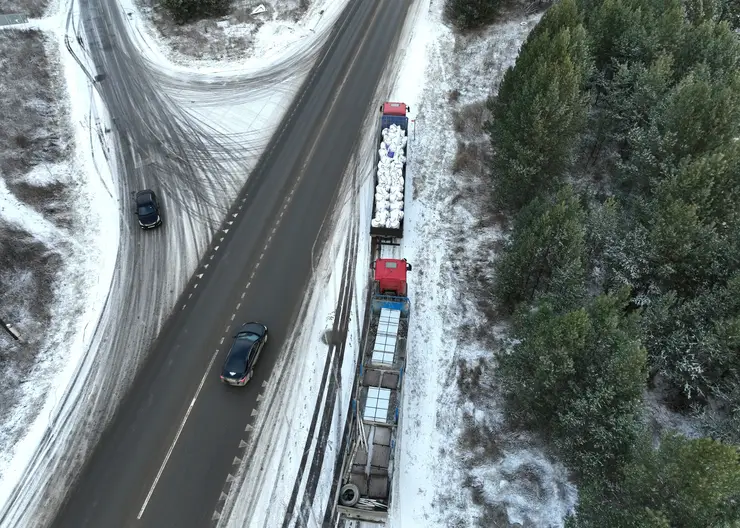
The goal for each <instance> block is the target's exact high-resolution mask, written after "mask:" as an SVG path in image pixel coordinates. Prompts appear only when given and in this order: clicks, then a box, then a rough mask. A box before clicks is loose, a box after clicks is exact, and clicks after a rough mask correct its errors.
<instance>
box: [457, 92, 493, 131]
mask: <svg viewBox="0 0 740 528" xmlns="http://www.w3.org/2000/svg"><path fill="white" fill-rule="evenodd" d="M490 117H491V112H490V111H489V110H488V107H487V106H486V102H485V101H480V102H477V103H472V104H468V105H465V106H463V107H461V108H460V109H459V110H458V111H456V112H455V115H454V124H455V132H457V133H458V134H461V135H462V136H463V138H465V139H471V138H473V137H475V138H476V139H478V137H479V136H480V135H481V134H483V133H484V132H485V130H484V128H483V125H484V124H485V123H486V121H488V120H489V119H490Z"/></svg>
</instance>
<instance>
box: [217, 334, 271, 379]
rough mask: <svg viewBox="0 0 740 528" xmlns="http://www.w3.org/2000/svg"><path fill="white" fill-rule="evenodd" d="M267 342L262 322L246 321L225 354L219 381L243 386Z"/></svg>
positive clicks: (250, 377)
mask: <svg viewBox="0 0 740 528" xmlns="http://www.w3.org/2000/svg"><path fill="white" fill-rule="evenodd" d="M265 343H267V327H266V326H265V325H263V324H262V323H246V324H244V325H242V327H241V328H240V329H239V331H238V332H237V333H236V335H235V336H234V342H233V343H232V345H231V349H229V354H228V355H227V356H226V361H225V362H224V366H223V369H221V381H223V382H224V383H228V384H229V385H236V386H237V387H243V386H244V385H246V384H247V382H248V381H249V380H250V379H252V376H253V375H254V365H255V363H257V359H259V356H260V353H261V352H262V349H263V348H264V347H265Z"/></svg>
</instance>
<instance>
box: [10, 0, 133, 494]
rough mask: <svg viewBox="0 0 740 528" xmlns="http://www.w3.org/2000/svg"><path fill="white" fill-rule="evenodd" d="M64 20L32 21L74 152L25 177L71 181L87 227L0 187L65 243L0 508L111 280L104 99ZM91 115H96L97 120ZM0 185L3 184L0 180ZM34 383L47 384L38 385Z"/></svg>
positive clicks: (22, 219)
mask: <svg viewBox="0 0 740 528" xmlns="http://www.w3.org/2000/svg"><path fill="white" fill-rule="evenodd" d="M69 1H71V0H65V1H64V2H60V5H59V7H58V12H59V13H62V12H66V10H67V8H68V3H67V2H69ZM63 23H64V20H63V17H61V16H60V15H58V14H57V15H56V16H52V17H49V18H48V19H46V20H45V22H44V23H43V24H37V25H36V26H35V27H39V28H40V29H43V30H45V31H49V32H53V33H54V34H55V35H56V37H57V43H58V47H57V49H49V50H48V52H49V53H50V56H51V57H52V59H53V60H56V61H60V64H59V67H61V68H63V70H64V76H65V78H66V81H67V88H68V94H76V97H69V95H68V94H64V96H63V100H62V101H61V103H60V104H67V105H69V118H70V120H71V124H72V125H73V126H74V141H75V148H74V154H73V156H72V158H71V159H70V160H69V161H68V162H67V163H64V164H57V165H40V166H38V167H36V168H35V169H34V170H33V171H31V172H30V173H29V174H28V175H27V178H26V181H27V182H28V183H31V184H33V185H43V184H48V183H52V182H64V183H74V184H75V193H74V196H75V199H76V200H75V203H69V204H68V207H69V208H70V210H72V211H76V212H78V214H84V222H83V225H84V228H83V229H82V230H81V231H78V232H70V231H64V230H60V229H59V228H58V227H56V226H54V225H53V224H51V223H50V222H49V221H48V220H46V219H44V218H43V216H42V215H40V214H39V213H37V212H35V210H33V209H32V208H29V207H27V206H25V205H23V204H20V203H18V202H17V200H14V198H13V197H12V196H11V195H9V193H8V192H7V188H6V187H5V185H4V183H2V184H1V185H0V204H1V205H0V208H1V209H2V213H1V214H2V216H3V217H4V218H6V219H10V221H12V222H14V223H17V224H18V225H21V226H23V227H24V228H25V229H27V230H28V231H29V232H30V233H32V234H33V235H34V237H36V238H37V239H39V240H42V241H44V242H45V243H47V244H48V245H50V246H51V247H59V246H64V247H65V250H63V257H64V264H63V267H62V269H60V270H59V274H58V283H57V285H56V286H55V302H54V305H53V306H52V308H51V311H52V317H51V321H50V323H49V328H48V341H47V343H48V344H47V346H46V347H45V350H44V351H42V353H41V354H40V357H43V358H45V359H43V360H42V361H41V363H39V364H38V365H37V370H35V371H34V374H33V376H34V379H35V382H34V383H27V384H24V394H23V395H22V397H21V399H20V402H21V403H20V404H19V405H18V406H17V407H16V409H15V410H14V411H13V413H12V416H11V419H10V422H9V423H8V424H7V427H8V428H9V429H13V430H16V431H18V432H19V433H20V432H22V431H24V430H25V433H24V434H22V436H20V438H19V439H18V440H17V441H16V443H15V445H14V446H13V448H12V449H9V450H7V451H5V452H4V453H3V457H2V459H0V472H1V473H2V479H1V480H0V508H1V507H3V506H4V505H5V504H6V502H7V500H8V498H9V496H10V494H11V493H12V491H13V489H14V487H15V486H16V484H17V483H18V481H19V479H20V477H21V475H22V474H23V472H24V471H25V469H26V467H27V466H28V463H29V461H30V459H31V457H32V456H33V454H34V452H35V450H36V448H37V446H38V445H39V443H40V441H41V439H42V438H43V437H44V436H45V435H46V434H47V432H48V430H49V426H50V423H51V421H52V420H53V419H54V417H55V416H56V412H57V410H58V409H57V406H58V405H59V403H60V401H61V400H62V397H63V395H64V393H65V392H66V390H67V386H68V385H69V384H70V382H71V380H72V379H73V378H74V376H75V373H76V372H77V371H78V369H79V368H80V366H81V362H82V358H83V355H84V353H85V351H86V350H87V348H88V346H89V344H90V340H91V338H92V335H93V332H92V328H91V325H94V324H95V322H96V321H97V320H98V318H99V317H100V313H101V311H102V308H103V305H104V303H105V300H106V298H107V295H108V291H109V289H110V283H111V280H112V277H113V270H114V266H115V259H116V253H117V250H118V236H119V224H118V220H119V219H118V216H117V215H111V214H110V211H116V210H118V203H117V199H118V198H117V196H115V195H114V194H112V193H111V189H115V187H114V185H113V181H112V173H111V170H110V168H109V166H108V163H107V161H106V157H107V153H106V152H105V151H106V150H107V146H106V145H105V142H104V140H102V139H100V138H103V137H104V134H102V132H101V130H100V128H101V127H102V123H105V122H107V115H106V114H105V111H104V110H101V109H102V108H103V105H102V102H101V101H100V100H99V98H98V96H97V92H95V90H93V89H92V86H91V84H90V82H89V80H88V78H87V77H86V76H85V75H84V73H83V72H82V71H81V70H80V68H79V66H78V65H77V63H76V62H74V59H73V58H72V57H71V56H70V55H69V53H68V51H67V49H66V47H65V44H64V28H63ZM96 116H99V117H97V118H96ZM0 182H1V180H0ZM39 380H48V382H46V383H45V382H41V381H39Z"/></svg>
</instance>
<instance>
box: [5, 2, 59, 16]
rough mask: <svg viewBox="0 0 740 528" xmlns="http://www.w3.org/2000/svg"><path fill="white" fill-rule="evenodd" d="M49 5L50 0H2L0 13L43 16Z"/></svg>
mask: <svg viewBox="0 0 740 528" xmlns="http://www.w3.org/2000/svg"><path fill="white" fill-rule="evenodd" d="M48 7H49V0H0V13H2V14H4V15H27V16H28V17H29V18H41V17H42V16H44V14H45V13H46V10H47V8H48Z"/></svg>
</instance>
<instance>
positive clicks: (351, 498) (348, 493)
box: [339, 483, 360, 508]
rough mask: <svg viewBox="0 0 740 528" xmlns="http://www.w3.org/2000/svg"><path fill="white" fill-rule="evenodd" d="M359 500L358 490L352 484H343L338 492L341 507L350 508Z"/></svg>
mask: <svg viewBox="0 0 740 528" xmlns="http://www.w3.org/2000/svg"><path fill="white" fill-rule="evenodd" d="M359 500H360V488H358V487H357V486H355V485H354V484H352V483H350V484H345V485H344V486H342V489H341V490H340V491H339V502H341V503H342V506H347V507H350V508H351V507H352V506H354V505H355V504H357V503H358V502H359Z"/></svg>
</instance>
